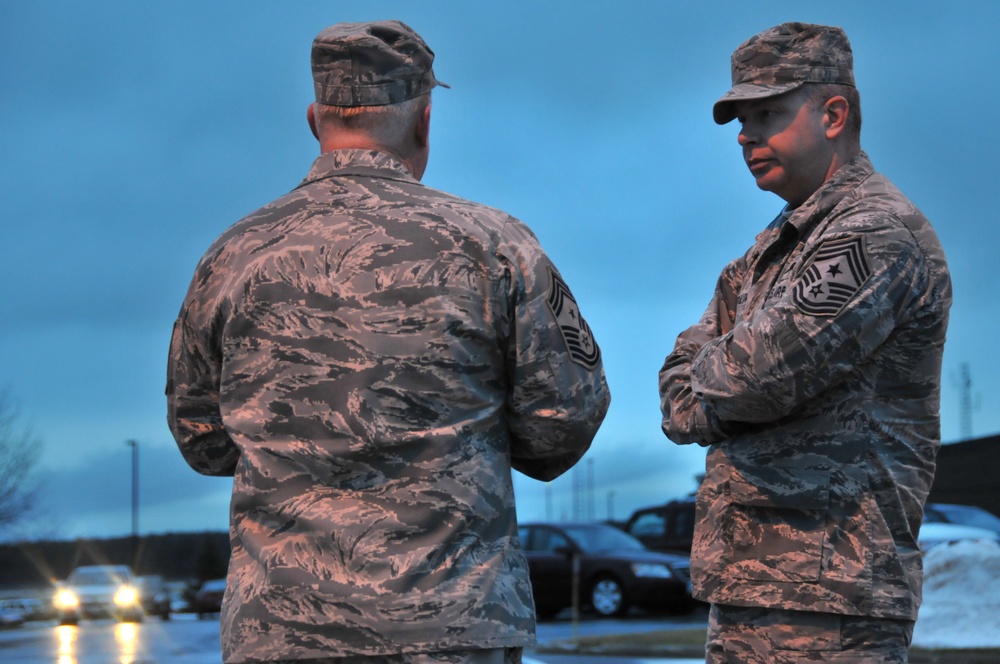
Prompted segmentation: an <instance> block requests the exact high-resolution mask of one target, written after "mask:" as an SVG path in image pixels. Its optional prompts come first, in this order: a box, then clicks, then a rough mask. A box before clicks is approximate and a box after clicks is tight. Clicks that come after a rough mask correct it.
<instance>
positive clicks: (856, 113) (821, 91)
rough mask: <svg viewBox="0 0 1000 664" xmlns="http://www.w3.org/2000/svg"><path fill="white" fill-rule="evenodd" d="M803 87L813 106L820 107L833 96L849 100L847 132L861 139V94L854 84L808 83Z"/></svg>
mask: <svg viewBox="0 0 1000 664" xmlns="http://www.w3.org/2000/svg"><path fill="white" fill-rule="evenodd" d="M803 88H804V89H805V93H806V103H808V104H809V105H810V107H811V108H814V109H818V108H819V107H820V106H822V105H823V104H825V103H826V102H827V100H829V99H831V98H832V97H843V98H844V99H846V100H847V105H848V107H849V108H848V112H847V125H846V127H845V128H846V129H847V133H848V135H849V136H852V137H853V138H854V139H855V140H861V94H860V93H859V92H858V89H857V88H856V87H854V86H853V85H840V84H838V83H806V84H805V85H804V86H803Z"/></svg>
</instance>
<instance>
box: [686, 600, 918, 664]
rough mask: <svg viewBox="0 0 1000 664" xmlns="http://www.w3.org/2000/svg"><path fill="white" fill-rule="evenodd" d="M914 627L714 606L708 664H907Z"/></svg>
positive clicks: (905, 623) (860, 618)
mask: <svg viewBox="0 0 1000 664" xmlns="http://www.w3.org/2000/svg"><path fill="white" fill-rule="evenodd" d="M912 636H913V622H912V621H910V620H891V619H886V618H872V617H870V616H845V615H839V614H832V613H818V612H812V611H785V610H782V609H768V608H760V607H743V606H724V605H718V604H713V605H712V608H711V611H710V612H709V618H708V640H707V642H706V644H705V661H706V663H707V664H800V663H802V662H830V663H835V664H906V661H907V656H906V651H907V648H908V647H909V645H910V639H911V637H912Z"/></svg>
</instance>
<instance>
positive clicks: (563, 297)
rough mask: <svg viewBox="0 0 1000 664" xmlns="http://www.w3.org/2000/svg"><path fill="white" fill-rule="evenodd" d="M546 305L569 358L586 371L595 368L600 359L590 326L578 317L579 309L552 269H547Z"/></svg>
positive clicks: (567, 288) (599, 351)
mask: <svg viewBox="0 0 1000 664" xmlns="http://www.w3.org/2000/svg"><path fill="white" fill-rule="evenodd" d="M548 304H549V309H550V310H551V311H552V315H553V316H555V317H556V324H557V325H559V332H560V333H561V334H562V338H563V341H564V342H565V343H566V349H567V350H568V351H569V356H570V357H571V358H572V359H573V361H574V362H576V363H577V364H580V365H583V366H585V367H587V368H588V369H593V368H594V367H596V366H597V363H598V361H600V359H601V349H600V348H598V347H597V344H596V343H594V337H593V335H592V334H591V333H590V326H589V325H587V321H585V320H583V316H581V315H580V308H579V307H578V306H576V300H574V299H573V295H572V294H571V293H570V292H569V287H568V286H567V285H566V283H565V282H564V281H563V280H562V279H560V278H559V275H557V274H556V273H555V272H553V271H552V268H549V298H548Z"/></svg>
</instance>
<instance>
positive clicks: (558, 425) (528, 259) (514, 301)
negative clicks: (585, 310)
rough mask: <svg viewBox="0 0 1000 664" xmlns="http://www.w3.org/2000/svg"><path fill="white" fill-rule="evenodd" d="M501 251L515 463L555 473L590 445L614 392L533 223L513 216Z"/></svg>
mask: <svg viewBox="0 0 1000 664" xmlns="http://www.w3.org/2000/svg"><path fill="white" fill-rule="evenodd" d="M498 254H499V255H498V257H499V259H500V264H501V266H502V267H501V272H502V276H501V277H500V279H499V282H500V284H501V286H500V290H501V291H502V292H501V293H500V295H501V297H500V301H501V304H500V306H499V307H498V308H499V309H500V312H499V315H500V316H502V317H503V318H504V319H505V320H504V321H503V325H502V326H501V327H502V328H503V329H506V330H508V334H509V336H508V337H507V339H506V340H505V343H506V358H507V360H506V361H507V377H508V386H507V422H508V428H509V431H510V439H511V465H512V466H513V467H514V469H515V470H518V471H520V472H522V473H524V474H525V475H528V476H529V477H533V478H535V479H538V480H543V481H549V480H552V479H555V478H556V477H558V476H559V475H561V474H563V473H564V472H565V471H566V470H568V469H569V468H571V467H572V466H573V465H574V464H575V463H576V462H577V461H579V460H580V458H581V457H582V456H583V455H584V453H585V452H586V451H587V449H588V448H589V447H590V444H591V442H592V441H593V438H594V436H595V435H596V433H597V430H598V428H599V427H600V425H601V422H602V421H603V420H604V416H605V414H606V413H607V410H608V405H609V403H610V400H611V396H610V392H609V390H608V385H607V382H606V380H605V376H604V366H603V363H602V361H601V353H600V349H599V348H598V346H597V342H596V341H595V340H594V338H593V336H592V334H591V332H590V328H589V326H588V325H587V323H586V321H585V320H584V319H583V317H582V316H581V315H580V311H579V308H578V307H577V304H576V300H575V299H574V298H573V295H572V294H571V293H570V291H569V288H568V287H567V286H566V283H565V282H564V281H563V280H562V277H561V276H560V274H559V272H558V271H557V270H556V268H555V266H554V265H553V264H552V263H551V261H550V260H549V258H548V257H547V256H546V255H545V253H544V252H543V251H542V249H541V247H540V246H539V245H538V243H537V240H536V239H535V237H534V235H533V234H532V233H531V231H530V230H528V228H527V227H526V226H524V225H523V224H521V223H520V222H519V221H517V220H516V219H510V220H508V222H507V224H506V225H505V227H504V232H503V241H502V243H501V245H500V247H499V252H498Z"/></svg>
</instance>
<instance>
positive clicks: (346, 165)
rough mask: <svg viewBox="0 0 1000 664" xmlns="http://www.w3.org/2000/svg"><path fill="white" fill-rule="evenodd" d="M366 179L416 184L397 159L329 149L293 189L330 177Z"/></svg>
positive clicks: (373, 152)
mask: <svg viewBox="0 0 1000 664" xmlns="http://www.w3.org/2000/svg"><path fill="white" fill-rule="evenodd" d="M352 176H366V177H373V178H383V179H387V180H400V181H402V182H410V183H413V184H419V181H418V180H417V179H416V178H414V177H413V176H412V175H411V174H410V172H409V171H408V170H407V169H406V166H404V165H403V164H402V163H401V162H400V161H399V160H398V159H396V158H395V157H393V156H392V155H390V154H388V153H386V152H379V151H378V150H362V149H347V150H332V151H330V152H324V153H323V154H321V155H320V156H319V157H317V158H316V161H314V162H313V164H312V167H311V168H310V169H309V174H308V175H306V178H305V179H304V180H303V181H302V182H301V183H300V184H299V186H298V187H296V189H298V188H300V187H304V186H306V185H308V184H312V183H313V182H317V181H319V180H325V179H327V178H334V177H352Z"/></svg>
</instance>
